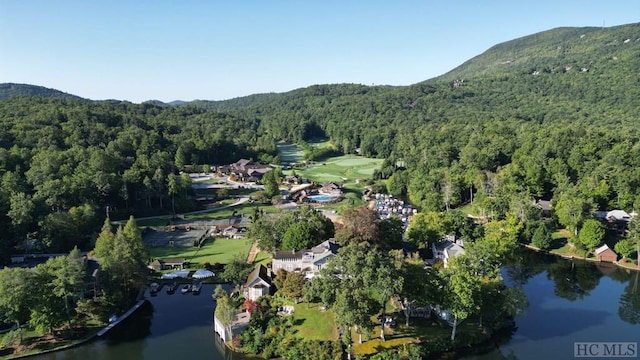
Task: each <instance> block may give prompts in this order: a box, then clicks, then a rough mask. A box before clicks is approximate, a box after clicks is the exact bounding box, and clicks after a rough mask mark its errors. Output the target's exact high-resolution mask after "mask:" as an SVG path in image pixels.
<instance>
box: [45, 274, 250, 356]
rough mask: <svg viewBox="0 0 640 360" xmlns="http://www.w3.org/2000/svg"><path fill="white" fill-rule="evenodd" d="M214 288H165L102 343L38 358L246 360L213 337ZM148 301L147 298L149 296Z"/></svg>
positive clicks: (207, 286) (92, 343) (100, 341)
mask: <svg viewBox="0 0 640 360" xmlns="http://www.w3.org/2000/svg"><path fill="white" fill-rule="evenodd" d="M214 289H215V285H203V286H202V290H201V292H200V294H199V295H193V294H191V293H188V294H181V293H180V290H179V289H178V291H176V293H175V294H173V295H168V294H167V293H166V292H165V288H162V290H161V291H160V292H159V293H158V295H157V296H154V297H150V296H147V298H148V299H149V300H150V303H147V304H145V305H144V306H143V307H142V308H140V309H139V311H137V312H136V313H135V314H133V315H132V316H131V317H130V318H129V319H127V320H125V321H124V322H122V323H121V324H119V325H118V326H117V327H116V328H114V329H113V330H111V332H109V333H108V334H107V335H105V339H99V340H96V341H93V342H91V343H88V344H85V345H82V346H79V347H76V348H73V349H69V350H66V351H60V352H55V353H51V354H47V355H43V356H40V357H38V358H39V359H47V360H54V359H56V360H58V359H59V360H62V359H64V360H71V359H73V360H75V359H77V360H86V359H89V360H103V359H104V360H107V359H108V360H111V359H113V360H128V359H149V360H160V359H176V360H186V359H213V360H219V359H226V360H241V359H244V358H243V357H241V356H240V355H238V354H233V353H231V352H229V351H228V350H226V349H225V347H224V344H222V343H221V341H220V340H219V339H218V338H217V336H216V335H215V334H214V332H213V325H212V324H213V322H212V314H213V310H214V309H215V303H214V302H213V299H212V297H211V294H213V290H214ZM147 295H148V294H147Z"/></svg>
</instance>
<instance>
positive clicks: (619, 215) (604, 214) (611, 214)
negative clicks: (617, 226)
mask: <svg viewBox="0 0 640 360" xmlns="http://www.w3.org/2000/svg"><path fill="white" fill-rule="evenodd" d="M596 217H597V218H599V219H605V220H616V221H630V220H631V218H632V216H631V215H629V214H628V213H627V212H626V211H624V210H611V211H596Z"/></svg>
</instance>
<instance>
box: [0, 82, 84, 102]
mask: <svg viewBox="0 0 640 360" xmlns="http://www.w3.org/2000/svg"><path fill="white" fill-rule="evenodd" d="M20 96H26V97H32V96H40V97H49V98H59V99H77V100H84V99H83V98H81V97H79V96H76V95H72V94H68V93H65V92H62V91H59V90H56V89H49V88H46V87H44V86H37V85H28V84H14V83H3V84H0V100H2V99H9V98H13V97H20Z"/></svg>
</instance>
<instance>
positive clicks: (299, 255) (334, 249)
mask: <svg viewBox="0 0 640 360" xmlns="http://www.w3.org/2000/svg"><path fill="white" fill-rule="evenodd" d="M338 247H339V246H338V243H336V241H335V240H334V239H329V240H327V241H324V242H323V243H321V244H320V245H318V246H315V247H313V248H311V249H307V250H299V251H295V250H285V251H276V252H274V253H273V260H272V262H271V268H272V269H273V271H274V272H277V271H278V270H280V269H282V270H285V271H295V272H301V273H303V274H304V275H305V276H306V277H307V278H311V277H313V276H315V274H317V273H318V272H319V271H320V269H322V268H324V267H325V266H327V262H328V261H329V260H331V259H332V258H333V257H335V256H336V254H337V253H338Z"/></svg>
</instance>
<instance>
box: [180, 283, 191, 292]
mask: <svg viewBox="0 0 640 360" xmlns="http://www.w3.org/2000/svg"><path fill="white" fill-rule="evenodd" d="M189 291H191V284H187V285H184V286H183V287H182V289H180V292H182V293H183V294H186V293H188V292H189Z"/></svg>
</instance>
